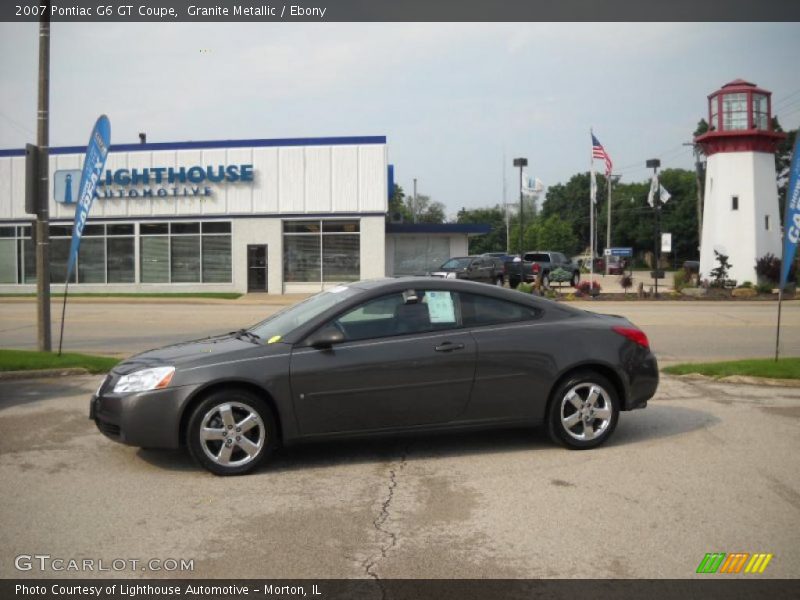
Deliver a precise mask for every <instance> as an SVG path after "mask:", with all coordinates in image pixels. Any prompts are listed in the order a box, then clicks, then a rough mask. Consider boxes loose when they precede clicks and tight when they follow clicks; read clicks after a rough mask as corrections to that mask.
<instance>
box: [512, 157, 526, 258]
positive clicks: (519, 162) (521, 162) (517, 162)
mask: <svg viewBox="0 0 800 600" xmlns="http://www.w3.org/2000/svg"><path fill="white" fill-rule="evenodd" d="M514 166H515V167H519V257H520V258H522V255H523V254H524V253H525V251H524V250H523V249H522V236H523V231H524V229H525V227H524V225H525V219H524V216H523V211H522V170H523V169H524V168H525V167H527V166H528V159H527V158H515V159H514Z"/></svg>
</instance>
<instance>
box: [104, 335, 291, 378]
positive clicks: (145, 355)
mask: <svg viewBox="0 0 800 600" xmlns="http://www.w3.org/2000/svg"><path fill="white" fill-rule="evenodd" d="M286 350H287V346H286V344H283V343H276V344H265V343H264V342H263V341H258V342H257V343H255V342H253V341H250V340H249V339H248V338H247V337H244V336H242V337H236V336H235V335H234V334H226V335H222V336H217V337H210V338H203V339H199V340H191V341H188V342H181V343H178V344H172V345H170V346H164V347H163V348H157V349H155V350H148V351H146V352H142V353H141V354H137V355H135V356H131V357H130V358H128V359H126V360H124V361H122V362H121V363H119V364H118V365H117V366H115V367H114V369H113V370H112V371H113V372H114V373H117V374H119V375H126V374H128V373H133V372H134V371H138V370H140V369H147V368H150V367H158V366H162V365H171V366H174V367H186V366H200V365H204V364H212V363H217V362H220V358H223V357H224V359H230V358H231V357H232V356H236V357H237V358H239V357H241V358H250V357H252V356H268V355H270V354H274V353H283V352H286Z"/></svg>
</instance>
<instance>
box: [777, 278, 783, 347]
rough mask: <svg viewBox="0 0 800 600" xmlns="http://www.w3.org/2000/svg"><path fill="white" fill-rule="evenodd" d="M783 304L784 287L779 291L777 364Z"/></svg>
mask: <svg viewBox="0 0 800 600" xmlns="http://www.w3.org/2000/svg"><path fill="white" fill-rule="evenodd" d="M782 303H783V286H781V287H780V289H778V327H777V330H776V331H775V362H778V348H779V346H780V340H781V304H782Z"/></svg>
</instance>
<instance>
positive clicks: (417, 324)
mask: <svg viewBox="0 0 800 600" xmlns="http://www.w3.org/2000/svg"><path fill="white" fill-rule="evenodd" d="M457 323H458V315H457V311H456V302H455V295H454V294H453V293H452V292H448V291H440V290H405V291H403V292H395V293H393V294H389V295H386V296H381V297H380V298H375V299H373V300H369V301H367V302H365V303H364V304H362V305H360V306H357V307H356V308H354V309H351V310H349V311H347V312H346V313H344V314H343V315H340V316H339V317H337V318H336V319H334V320H333V325H334V326H335V327H337V328H338V329H339V330H340V331H341V332H342V333H343V334H344V337H345V341H349V342H352V341H358V340H366V339H373V338H381V337H391V336H396V335H407V334H412V333H424V332H427V331H437V330H440V329H452V328H454V327H456V325H457Z"/></svg>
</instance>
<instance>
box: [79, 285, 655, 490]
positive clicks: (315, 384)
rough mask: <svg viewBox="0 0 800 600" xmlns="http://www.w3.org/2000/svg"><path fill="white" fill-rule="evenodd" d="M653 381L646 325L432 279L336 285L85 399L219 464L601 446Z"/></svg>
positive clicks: (101, 415) (153, 360)
mask: <svg viewBox="0 0 800 600" xmlns="http://www.w3.org/2000/svg"><path fill="white" fill-rule="evenodd" d="M657 385H658V367H657V364H656V359H655V357H654V356H653V354H652V353H651V352H650V349H649V344H648V341H647V337H646V336H645V334H644V333H643V332H642V331H641V330H640V329H638V328H637V327H635V326H634V325H632V324H631V323H630V322H629V321H627V320H626V319H624V318H622V317H617V316H611V315H600V314H595V313H591V312H587V311H584V310H580V309H576V308H572V307H570V306H566V305H564V304H558V303H555V302H552V301H549V300H545V299H543V298H538V297H533V296H529V295H526V294H522V293H520V292H517V291H511V290H507V289H503V288H497V287H490V286H486V285H482V284H479V283H474V282H470V281H459V280H452V279H432V278H408V279H403V278H401V279H384V280H377V281H362V282H357V283H351V284H348V285H342V286H337V287H334V288H333V289H330V290H328V291H325V292H322V293H320V294H317V295H316V296H313V297H311V298H309V299H307V300H305V301H304V302H301V303H299V304H296V305H294V306H291V307H289V308H287V309H285V310H283V311H281V312H279V313H277V314H275V315H273V316H271V317H270V318H268V319H266V320H265V321H262V322H261V323H258V324H257V325H254V326H253V327H251V328H249V329H242V330H240V331H236V332H232V333H228V334H225V335H220V336H217V337H210V338H205V339H200V340H195V341H191V342H186V343H182V344H175V345H172V346H167V347H165V348H162V349H159V350H151V351H148V352H144V353H142V354H139V355H137V356H134V357H132V358H129V359H127V360H125V361H124V362H122V363H120V364H119V365H117V366H116V367H115V368H114V369H113V370H112V371H111V373H110V374H109V375H108V376H107V377H106V378H105V380H104V381H103V383H102V384H101V386H100V388H99V389H98V390H97V393H96V395H95V396H93V397H92V399H91V404H90V416H91V418H92V419H94V421H95V423H96V424H97V427H98V429H99V430H100V431H101V432H102V433H104V434H105V435H106V436H108V437H109V438H111V439H113V440H115V441H118V442H122V443H125V444H131V445H134V446H141V447H146V448H177V447H180V446H186V447H187V448H188V450H189V452H190V453H191V455H192V456H193V457H194V459H195V460H196V461H197V462H198V463H199V464H200V465H202V466H203V467H205V468H206V469H208V470H209V471H211V472H213V473H216V474H218V475H234V474H241V473H246V472H249V471H252V470H253V469H255V468H256V467H258V466H259V465H260V464H262V463H264V462H265V461H266V460H267V459H268V458H269V457H270V455H271V454H272V453H273V452H274V450H275V449H276V447H278V445H280V444H283V445H289V444H292V443H295V442H302V441H310V440H320V439H330V438H341V437H349V436H367V435H382V434H388V433H402V432H421V431H434V430H443V429H467V428H486V427H507V426H519V425H530V426H534V425H541V424H544V425H545V426H546V427H547V430H548V432H549V433H550V436H551V437H552V439H553V440H554V441H556V442H558V443H561V444H563V445H565V446H567V447H568V448H574V449H588V448H594V447H596V446H599V445H600V444H602V443H603V442H605V441H606V440H608V438H609V437H610V436H611V434H612V432H613V431H614V428H615V426H616V424H617V420H618V418H619V415H620V412H621V411H627V410H632V409H635V408H643V407H645V406H646V405H647V401H648V400H649V399H650V398H651V397H652V396H653V394H654V393H655V391H656V387H657Z"/></svg>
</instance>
